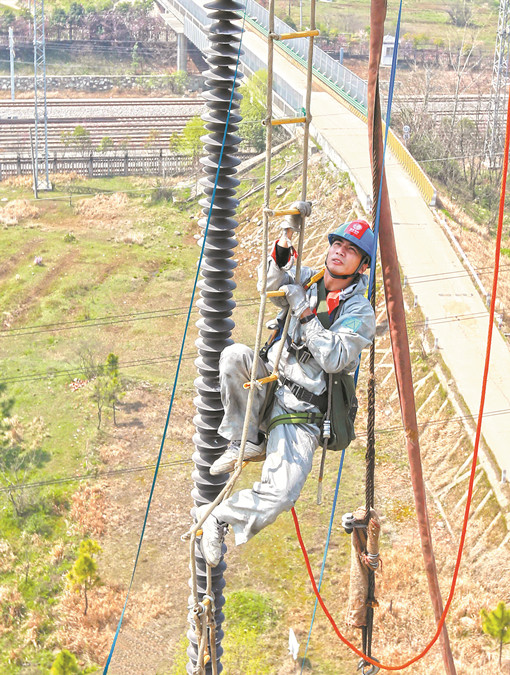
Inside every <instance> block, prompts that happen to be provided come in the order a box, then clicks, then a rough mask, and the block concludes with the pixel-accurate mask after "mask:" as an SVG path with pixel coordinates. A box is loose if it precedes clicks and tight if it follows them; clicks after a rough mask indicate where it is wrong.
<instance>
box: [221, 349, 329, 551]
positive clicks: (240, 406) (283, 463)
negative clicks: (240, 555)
mask: <svg viewBox="0 0 510 675" xmlns="http://www.w3.org/2000/svg"><path fill="white" fill-rule="evenodd" d="M252 363H253V350H251V349H249V348H248V347H245V346H244V345H237V344H234V345H230V346H229V347H227V348H226V349H225V350H224V351H223V352H222V355H221V358H220V390H221V398H222V401H223V405H224V407H225V416H224V418H223V421H222V423H221V425H220V428H219V430H218V432H219V433H220V434H221V435H222V436H224V437H225V438H228V439H229V440H236V439H240V438H241V433H242V429H243V424H244V417H245V412H246V402H247V400H248V392H249V390H248V389H243V384H244V382H247V381H249V380H250V373H251V365H252ZM259 373H260V374H259ZM268 374H269V371H268V368H267V366H266V364H265V363H264V362H263V361H262V360H261V359H259V365H258V370H257V378H258V377H264V376H265V375H268ZM271 399H272V400H271ZM288 412H293V411H291V410H286V409H285V408H283V407H282V405H281V404H280V402H279V400H278V399H277V398H274V395H273V394H272V392H271V390H270V388H269V387H265V388H264V389H262V390H258V389H257V390H255V395H254V402H253V408H252V412H251V415H250V421H249V427H248V439H249V440H252V441H256V440H257V435H258V431H259V429H261V428H262V429H265V428H266V427H267V425H268V423H269V421H270V420H271V419H272V418H273V417H276V416H277V415H281V414H283V413H288ZM318 444H319V429H318V427H317V426H315V425H313V424H280V425H278V426H276V427H275V428H274V429H273V430H272V431H271V433H270V434H269V438H268V439H267V446H266V459H265V461H264V464H263V466H262V475H261V479H260V481H258V482H256V483H254V485H253V487H252V488H251V489H246V490H240V491H239V492H236V493H235V494H234V495H232V497H229V498H228V499H226V500H225V501H224V502H222V503H221V504H219V505H218V506H217V507H216V508H215V509H214V512H213V513H214V515H215V516H216V517H217V518H218V520H220V521H222V522H224V523H228V524H229V525H232V529H233V530H234V534H235V541H236V544H243V543H244V542H246V541H248V539H250V538H251V537H253V535H254V534H257V532H260V530H262V529H263V528H264V527H266V526H267V525H270V524H271V523H273V522H274V521H275V520H276V518H277V517H278V516H279V515H280V513H282V512H283V511H289V510H290V509H291V508H292V507H293V506H294V504H295V503H296V501H297V499H298V497H299V495H300V493H301V490H302V488H303V485H304V484H305V481H306V479H307V477H308V474H309V473H310V471H311V468H312V461H313V455H314V452H315V450H316V448H317V446H318Z"/></svg>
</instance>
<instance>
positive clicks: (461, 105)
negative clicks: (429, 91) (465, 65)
mask: <svg viewBox="0 0 510 675" xmlns="http://www.w3.org/2000/svg"><path fill="white" fill-rule="evenodd" d="M490 99H491V96H490V94H461V95H460V96H459V97H458V101H457V104H455V101H454V99H453V97H452V96H448V95H442V94H434V95H431V96H428V97H427V98H426V99H425V97H423V96H395V100H394V104H393V105H394V109H396V110H403V109H405V108H407V109H410V110H413V111H419V112H420V113H421V112H425V111H426V112H427V114H428V115H430V116H431V117H433V118H434V119H436V120H438V121H439V120H441V119H443V118H445V117H450V116H452V115H453V112H454V110H455V109H456V116H457V117H458V118H460V117H468V118H469V119H471V120H473V121H480V122H482V121H484V120H486V119H487V115H488V110H489V104H490Z"/></svg>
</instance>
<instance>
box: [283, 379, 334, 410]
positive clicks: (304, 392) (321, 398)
mask: <svg viewBox="0 0 510 675" xmlns="http://www.w3.org/2000/svg"><path fill="white" fill-rule="evenodd" d="M278 382H279V384H280V385H285V386H286V387H288V388H289V389H290V391H291V392H292V393H293V394H294V396H295V397H296V398H297V399H299V400H300V401H305V402H306V403H311V404H312V405H315V406H317V408H319V409H320V410H322V409H323V408H325V406H326V404H327V400H328V397H327V394H326V393H324V394H320V395H317V394H313V393H312V392H311V391H308V389H305V387H302V386H301V385H299V384H298V383H297V382H294V381H293V380H289V378H288V377H279V378H278Z"/></svg>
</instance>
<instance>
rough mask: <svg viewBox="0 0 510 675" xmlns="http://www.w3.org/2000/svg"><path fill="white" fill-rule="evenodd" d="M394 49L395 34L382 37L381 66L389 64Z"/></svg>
mask: <svg viewBox="0 0 510 675" xmlns="http://www.w3.org/2000/svg"><path fill="white" fill-rule="evenodd" d="M394 49H395V36H394V35H385V36H384V38H383V47H382V54H381V66H391V62H392V59H393V50H394Z"/></svg>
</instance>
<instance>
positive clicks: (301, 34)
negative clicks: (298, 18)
mask: <svg viewBox="0 0 510 675" xmlns="http://www.w3.org/2000/svg"><path fill="white" fill-rule="evenodd" d="M317 35H320V33H319V31H318V30H317V29H315V30H301V31H296V32H295V33H270V34H269V37H272V38H273V40H296V39H297V38H306V37H317Z"/></svg>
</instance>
